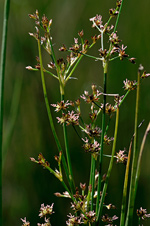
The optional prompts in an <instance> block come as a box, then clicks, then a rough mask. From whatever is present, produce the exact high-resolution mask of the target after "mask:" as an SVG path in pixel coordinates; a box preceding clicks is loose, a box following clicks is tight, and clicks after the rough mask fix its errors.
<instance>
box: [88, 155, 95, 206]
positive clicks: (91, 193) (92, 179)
mask: <svg viewBox="0 0 150 226" xmlns="http://www.w3.org/2000/svg"><path fill="white" fill-rule="evenodd" d="M94 184H95V159H94V157H93V156H92V155H91V170H90V180H89V191H88V196H87V208H88V210H89V207H90V202H91V208H90V209H91V210H93V201H94V200H93V198H94ZM91 187H92V190H91Z"/></svg>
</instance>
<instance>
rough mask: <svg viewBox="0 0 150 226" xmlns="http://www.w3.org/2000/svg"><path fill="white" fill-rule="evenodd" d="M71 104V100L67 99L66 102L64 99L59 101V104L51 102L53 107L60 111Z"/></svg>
mask: <svg viewBox="0 0 150 226" xmlns="http://www.w3.org/2000/svg"><path fill="white" fill-rule="evenodd" d="M69 105H71V104H70V103H69V100H67V101H66V102H64V100H62V101H61V102H60V103H59V102H57V104H51V106H52V107H55V108H56V109H55V111H56V112H59V111H61V110H66V109H67V108H68V106H69Z"/></svg>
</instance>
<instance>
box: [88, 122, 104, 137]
mask: <svg viewBox="0 0 150 226" xmlns="http://www.w3.org/2000/svg"><path fill="white" fill-rule="evenodd" d="M84 132H85V133H86V134H88V135H89V137H99V136H100V134H101V132H102V131H101V129H100V128H99V127H97V126H96V127H94V128H93V127H92V125H91V124H89V125H86V129H85V130H84Z"/></svg>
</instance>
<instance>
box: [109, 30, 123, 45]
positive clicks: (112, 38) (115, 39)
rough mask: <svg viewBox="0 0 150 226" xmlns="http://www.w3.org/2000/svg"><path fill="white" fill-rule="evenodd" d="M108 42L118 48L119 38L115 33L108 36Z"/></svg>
mask: <svg viewBox="0 0 150 226" xmlns="http://www.w3.org/2000/svg"><path fill="white" fill-rule="evenodd" d="M109 40H110V42H111V43H112V44H113V45H114V46H115V47H119V43H120V42H121V40H120V39H119V36H117V33H116V32H115V33H112V34H111V35H110V37H109Z"/></svg>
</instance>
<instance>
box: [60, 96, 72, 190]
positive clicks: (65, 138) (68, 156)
mask: <svg viewBox="0 0 150 226" xmlns="http://www.w3.org/2000/svg"><path fill="white" fill-rule="evenodd" d="M61 101H64V95H61ZM63 133H64V141H65V149H66V157H67V164H68V171H69V179H70V185H71V190H72V193H73V194H74V193H75V184H74V180H73V172H72V165H71V159H70V153H69V144H68V136H67V128H66V123H64V124H63Z"/></svg>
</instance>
